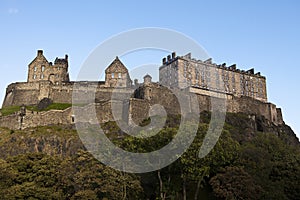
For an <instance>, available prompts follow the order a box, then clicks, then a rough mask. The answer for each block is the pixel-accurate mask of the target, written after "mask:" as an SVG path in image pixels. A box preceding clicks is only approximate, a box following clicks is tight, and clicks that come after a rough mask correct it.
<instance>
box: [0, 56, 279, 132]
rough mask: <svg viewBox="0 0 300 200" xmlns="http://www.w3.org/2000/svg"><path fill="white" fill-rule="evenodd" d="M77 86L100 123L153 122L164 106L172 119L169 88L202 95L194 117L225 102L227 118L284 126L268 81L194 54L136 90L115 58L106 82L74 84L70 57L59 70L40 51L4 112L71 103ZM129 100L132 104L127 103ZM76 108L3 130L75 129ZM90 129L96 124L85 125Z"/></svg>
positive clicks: (167, 61)
mask: <svg viewBox="0 0 300 200" xmlns="http://www.w3.org/2000/svg"><path fill="white" fill-rule="evenodd" d="M74 85H77V86H78V85H79V88H78V87H77V89H79V90H81V91H84V92H85V93H84V94H85V95H86V96H87V97H89V96H93V97H94V100H93V101H87V102H84V103H85V106H83V107H82V109H83V111H85V112H88V110H89V109H90V108H91V107H96V111H97V119H98V122H100V123H101V122H107V121H114V120H121V118H122V119H123V120H124V119H125V121H127V122H132V121H133V122H136V123H139V122H141V121H142V120H144V119H145V118H148V117H149V116H148V115H149V108H150V107H151V106H152V105H155V104H159V105H162V106H163V107H164V108H165V110H166V111H167V114H179V113H180V108H179V106H178V100H177V99H176V96H175V95H174V94H172V93H171V92H170V90H169V89H170V88H177V89H179V90H186V89H188V91H189V92H192V93H195V94H197V98H198V102H186V103H187V106H189V110H190V111H191V112H193V105H195V104H198V105H199V108H200V111H204V110H206V111H210V110H211V99H210V98H211V96H213V97H215V98H218V94H220V93H221V94H224V95H225V96H226V100H227V104H226V109H227V112H234V113H237V112H243V113H247V114H249V115H261V116H264V117H265V118H266V119H268V120H269V121H270V122H272V123H274V124H275V125H279V124H283V123H284V122H283V119H282V114H281V109H280V108H276V105H274V104H272V103H269V102H268V101H267V91H266V78H265V77H264V76H261V75H260V73H254V69H250V70H248V71H243V70H239V69H237V68H236V66H235V65H231V66H229V67H226V64H222V65H217V64H214V63H212V60H211V59H208V60H206V61H201V60H196V59H193V58H192V57H191V54H187V55H185V56H176V54H175V53H172V55H169V56H168V57H167V58H163V60H162V66H161V67H160V68H159V82H157V83H154V82H152V78H151V76H150V75H149V74H147V75H145V77H144V82H143V83H141V84H139V83H138V82H137V81H135V83H134V84H132V80H131V78H130V75H129V72H128V69H127V68H126V66H125V65H124V64H123V63H122V62H121V60H120V59H119V58H118V57H116V59H115V60H114V61H113V62H112V63H111V64H110V65H109V66H108V67H107V68H106V70H105V81H80V82H73V81H70V80H69V73H68V56H67V55H66V56H65V58H56V59H55V61H54V64H53V63H51V62H48V61H47V59H46V58H45V57H44V55H43V51H42V50H38V52H37V56H36V58H35V59H34V60H33V61H32V62H31V63H30V64H29V65H28V79H27V82H18V83H12V84H10V85H9V86H8V87H7V89H6V95H5V99H4V102H3V105H2V107H3V108H5V107H10V106H22V105H37V104H38V103H39V102H40V101H41V100H42V99H44V98H48V99H51V100H52V101H53V102H55V103H70V104H71V103H72V94H73V91H74V90H75V89H74ZM116 88H117V89H118V93H119V95H118V97H117V99H112V92H113V90H114V89H116ZM125 97H130V98H127V99H126V98H125ZM112 102H114V103H117V105H118V108H119V110H118V112H119V113H118V114H119V115H118V116H120V118H117V119H116V118H115V116H114V115H113V114H112V111H111V104H112ZM74 118H76V116H74V114H73V111H72V107H69V108H67V109H65V110H50V111H46V112H36V111H29V110H26V109H24V108H23V110H22V112H19V113H15V114H13V115H9V116H2V117H0V126H4V127H9V128H12V129H20V128H21V129H23V128H26V127H32V126H39V125H40V126H43V125H49V124H72V123H74V121H75V120H74ZM86 122H89V123H96V122H91V121H86Z"/></svg>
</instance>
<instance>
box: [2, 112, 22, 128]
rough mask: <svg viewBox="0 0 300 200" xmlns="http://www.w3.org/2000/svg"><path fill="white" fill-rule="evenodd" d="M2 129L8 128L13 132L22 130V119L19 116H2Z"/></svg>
mask: <svg viewBox="0 0 300 200" xmlns="http://www.w3.org/2000/svg"><path fill="white" fill-rule="evenodd" d="M0 127H7V128H10V129H12V130H17V129H20V117H19V115H18V114H14V115H9V116H1V117H0Z"/></svg>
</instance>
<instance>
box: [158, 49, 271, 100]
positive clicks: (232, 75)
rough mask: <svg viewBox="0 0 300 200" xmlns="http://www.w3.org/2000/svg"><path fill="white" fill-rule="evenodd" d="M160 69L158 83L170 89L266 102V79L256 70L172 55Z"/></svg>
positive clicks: (187, 56) (189, 56)
mask: <svg viewBox="0 0 300 200" xmlns="http://www.w3.org/2000/svg"><path fill="white" fill-rule="evenodd" d="M162 64H163V65H162V66H161V67H160V69H159V81H160V83H161V84H163V85H166V86H170V87H179V88H186V87H194V88H200V89H204V90H210V91H216V92H221V93H226V94H232V95H234V96H237V97H241V96H247V97H251V98H253V99H257V100H260V101H263V102H267V90H266V78H265V77H264V76H261V75H260V73H259V72H258V73H256V74H254V69H250V70H248V71H244V70H239V69H237V68H236V65H231V66H229V67H226V64H225V63H224V64H222V65H217V64H214V63H212V59H208V60H206V61H201V60H196V59H193V58H191V54H187V55H185V56H177V57H176V54H175V53H173V54H172V56H171V55H169V56H168V57H167V58H163V61H162Z"/></svg>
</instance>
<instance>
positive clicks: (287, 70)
mask: <svg viewBox="0 0 300 200" xmlns="http://www.w3.org/2000/svg"><path fill="white" fill-rule="evenodd" d="M299 10H300V3H299V1H296V0H295V1H289V0H287V1H268V0H266V1H241V0H240V1H221V0H220V1H214V0H211V1H175V0H173V1H155V0H152V1H133V0H128V1H121V0H120V1H74V0H72V1H57V0H51V1H33V0H26V1H23V0H2V1H1V3H0V24H1V36H0V44H1V46H0V56H1V57H0V58H1V62H0V69H1V79H0V98H1V99H3V96H4V94H5V88H6V86H7V85H8V84H9V83H11V82H16V81H25V80H26V78H27V65H28V64H29V63H30V62H31V61H32V59H33V58H34V57H35V55H36V50H37V49H43V50H44V53H45V55H46V57H47V58H48V60H49V61H53V60H54V59H55V57H57V56H58V57H63V56H64V55H65V54H66V53H67V54H69V58H70V75H71V79H73V80H74V79H75V78H76V76H77V73H78V72H79V68H80V66H81V64H82V63H83V62H84V60H85V59H86V58H87V56H88V55H89V53H90V52H91V51H92V50H93V49H94V48H96V47H97V46H98V45H99V44H100V43H101V42H103V41H104V40H105V39H107V38H109V37H111V36H112V35H115V34H118V33H120V32H123V31H126V30H130V29H133V28H142V27H162V28H168V29H173V30H176V31H179V32H181V33H184V34H186V35H187V36H189V37H191V38H193V39H194V40H196V41H197V42H198V43H199V44H201V45H202V46H203V47H204V48H205V49H206V50H207V52H208V53H209V55H210V56H211V57H213V59H214V60H215V62H216V63H223V62H226V63H228V64H233V63H237V65H238V67H239V68H241V69H248V68H251V67H254V68H255V69H256V71H261V73H262V74H263V75H265V76H266V77H267V88H268V97H269V101H270V102H272V103H275V104H276V105H277V106H278V107H282V109H283V115H284V120H285V122H286V123H287V124H288V125H290V126H292V128H293V129H294V131H295V132H296V133H298V137H299V136H300V123H299V119H298V114H299V111H300V108H299V100H298V98H299V97H300V94H299V88H298V87H299V86H300V78H299V74H300V62H299V61H298V58H299V57H300V23H299V19H300V12H299ZM153 62H156V63H157V62H160V59H159V60H153ZM125 64H126V65H127V67H128V68H130V67H131V66H130V62H129V63H126V62H125Z"/></svg>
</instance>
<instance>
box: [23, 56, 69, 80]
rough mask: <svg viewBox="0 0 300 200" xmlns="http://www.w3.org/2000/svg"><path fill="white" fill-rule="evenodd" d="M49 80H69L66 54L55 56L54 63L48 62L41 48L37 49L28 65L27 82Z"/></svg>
mask: <svg viewBox="0 0 300 200" xmlns="http://www.w3.org/2000/svg"><path fill="white" fill-rule="evenodd" d="M40 81H50V82H51V83H52V84H56V85H58V84H60V83H62V82H69V81H70V80H69V73H68V55H66V56H65V58H56V59H55V61H54V65H53V63H52V62H48V61H47V59H46V58H45V57H44V55H43V51H42V50H38V52H37V56H36V58H35V59H34V60H33V61H32V62H31V63H30V64H29V65H28V78H27V82H40Z"/></svg>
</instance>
